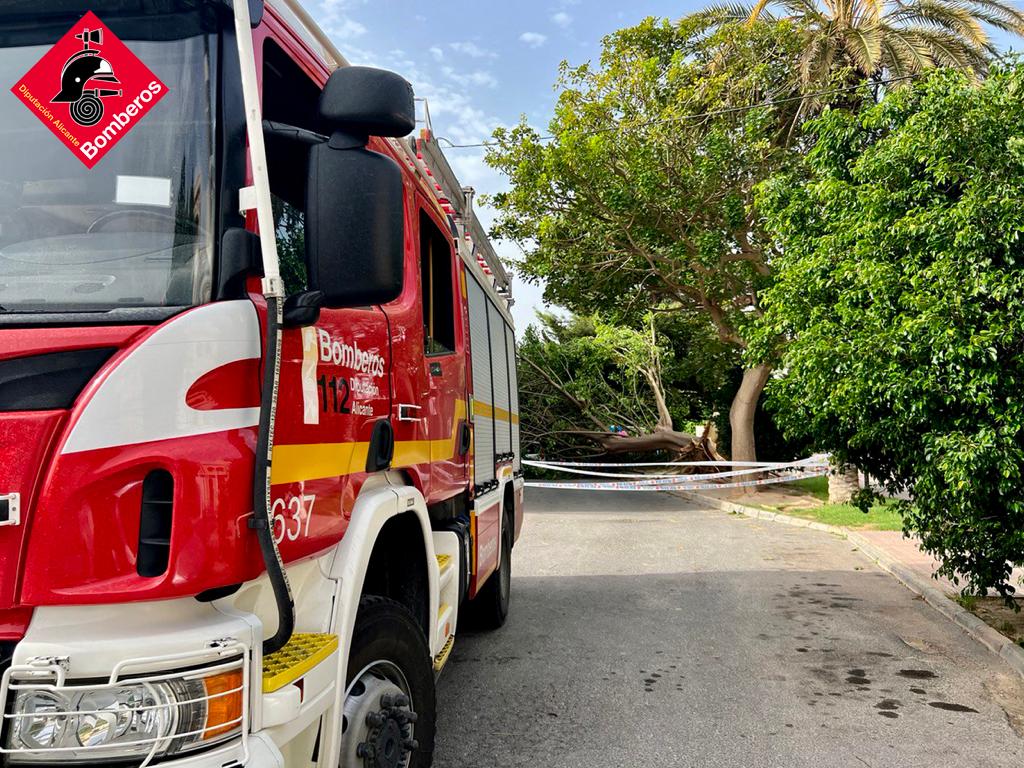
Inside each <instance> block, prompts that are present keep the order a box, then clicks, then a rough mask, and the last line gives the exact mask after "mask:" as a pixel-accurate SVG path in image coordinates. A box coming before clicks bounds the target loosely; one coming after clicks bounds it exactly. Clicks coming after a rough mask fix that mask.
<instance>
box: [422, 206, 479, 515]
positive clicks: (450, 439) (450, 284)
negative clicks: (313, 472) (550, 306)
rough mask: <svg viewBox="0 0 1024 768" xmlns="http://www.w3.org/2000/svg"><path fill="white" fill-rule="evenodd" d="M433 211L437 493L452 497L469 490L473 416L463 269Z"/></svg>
mask: <svg viewBox="0 0 1024 768" xmlns="http://www.w3.org/2000/svg"><path fill="white" fill-rule="evenodd" d="M438 218H439V216H438V215H436V214H432V213H431V212H430V211H429V210H428V209H421V210H420V214H419V254H420V283H421V293H422V298H423V328H424V344H425V352H426V361H425V362H426V368H427V379H428V382H429V402H428V407H427V412H426V417H427V425H426V426H427V432H428V437H429V441H430V477H431V489H432V493H433V494H434V495H435V497H436V498H438V499H443V498H449V497H451V496H454V495H455V494H457V493H460V492H461V491H463V490H464V489H465V488H466V484H467V467H468V461H467V459H468V448H469V441H468V430H469V422H468V418H469V417H468V414H467V412H466V401H467V397H466V392H467V383H466V351H465V346H466V338H467V333H466V329H465V322H466V320H465V313H464V311H463V305H464V298H463V285H464V284H463V282H462V269H461V267H462V265H461V262H460V261H459V259H458V256H457V254H456V251H455V247H454V242H453V235H452V234H451V232H450V231H449V232H447V233H446V232H445V231H444V230H443V229H442V228H441V226H440V223H439V221H438Z"/></svg>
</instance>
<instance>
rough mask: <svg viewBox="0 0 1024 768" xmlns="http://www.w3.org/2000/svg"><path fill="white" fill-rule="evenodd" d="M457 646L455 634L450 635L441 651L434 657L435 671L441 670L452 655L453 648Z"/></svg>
mask: <svg viewBox="0 0 1024 768" xmlns="http://www.w3.org/2000/svg"><path fill="white" fill-rule="evenodd" d="M454 647H455V635H449V636H448V640H447V641H445V644H444V647H443V648H441V652H440V653H439V654H437V656H435V657H434V671H435V672H440V671H441V670H442V669H443V668H444V665H445V664H447V663H448V657H449V656H451V655H452V648H454Z"/></svg>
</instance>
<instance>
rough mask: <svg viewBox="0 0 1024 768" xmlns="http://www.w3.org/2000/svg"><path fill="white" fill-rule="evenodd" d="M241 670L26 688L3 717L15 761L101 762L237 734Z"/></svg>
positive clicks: (180, 749) (171, 751) (177, 750)
mask: <svg viewBox="0 0 1024 768" xmlns="http://www.w3.org/2000/svg"><path fill="white" fill-rule="evenodd" d="M243 697H244V691H243V684H242V672H241V670H233V671H229V672H221V673H219V674H213V675H205V676H204V675H203V674H202V673H201V672H197V673H196V674H194V675H189V676H186V677H183V676H180V675H179V676H175V677H174V678H173V679H168V680H166V681H158V680H153V679H152V678H149V679H148V680H147V681H146V682H144V683H138V684H133V683H131V682H129V681H125V682H123V683H121V684H118V685H107V686H89V687H85V686H83V687H81V688H79V689H77V690H76V688H75V687H72V686H68V687H63V688H42V687H41V688H39V689H32V688H28V689H22V690H19V691H18V692H17V693H16V695H15V696H14V701H13V705H12V706H11V709H10V711H9V712H8V714H7V715H5V719H6V720H7V722H8V724H9V726H10V727H8V728H7V729H6V730H7V738H6V743H5V745H4V746H5V750H4V751H6V752H7V753H8V754H7V758H8V761H9V762H10V763H12V764H13V763H52V762H54V761H56V760H59V761H60V762H67V763H78V764H87V763H93V764H104V763H109V761H110V760H114V759H123V758H133V757H134V758H142V757H145V756H146V755H148V754H150V753H151V752H152V754H153V756H154V757H166V756H170V755H177V754H181V753H188V752H191V751H193V750H195V749H198V748H201V747H204V746H207V745H212V744H217V743H219V742H221V741H225V740H227V739H230V738H232V737H235V736H237V735H239V733H240V732H241V730H242V719H243V718H242V712H243V707H242V702H243Z"/></svg>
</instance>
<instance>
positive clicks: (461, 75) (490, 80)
mask: <svg viewBox="0 0 1024 768" xmlns="http://www.w3.org/2000/svg"><path fill="white" fill-rule="evenodd" d="M441 71H442V72H444V76H445V77H447V78H448V79H449V80H451V81H452V82H453V83H458V84H459V85H461V86H462V87H463V88H469V87H471V86H476V87H478V88H494V87H495V86H497V85H498V80H497V78H496V77H495V76H494V75H492V74H491V73H490V72H485V71H483V70H480V69H478V70H475V71H473V72H458V71H456V70H454V69H452V68H451V67H441Z"/></svg>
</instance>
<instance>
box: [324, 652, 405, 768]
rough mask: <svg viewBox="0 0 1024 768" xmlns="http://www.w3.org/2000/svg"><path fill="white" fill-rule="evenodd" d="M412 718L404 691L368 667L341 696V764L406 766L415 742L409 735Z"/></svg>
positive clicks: (366, 767)
mask: <svg viewBox="0 0 1024 768" xmlns="http://www.w3.org/2000/svg"><path fill="white" fill-rule="evenodd" d="M403 682H404V681H403ZM416 720H417V716H416V713H415V712H414V711H413V709H412V703H411V701H410V700H409V696H408V695H407V694H406V693H405V691H403V690H402V688H401V687H399V685H398V684H397V683H396V682H394V681H392V680H391V679H389V678H388V677H386V676H384V675H383V674H382V673H381V672H380V671H379V670H378V669H376V668H371V669H369V670H368V671H367V672H365V673H364V674H363V675H362V676H360V678H359V679H358V680H356V682H354V683H353V684H352V685H351V687H350V688H349V693H348V696H347V697H346V698H345V719H344V721H343V726H342V732H343V735H344V747H343V749H342V759H341V768H406V767H407V766H408V765H409V756H410V755H411V754H412V752H413V750H415V749H416V748H417V747H418V746H419V744H418V742H417V741H416V739H415V738H413V733H414V725H415V723H416Z"/></svg>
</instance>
